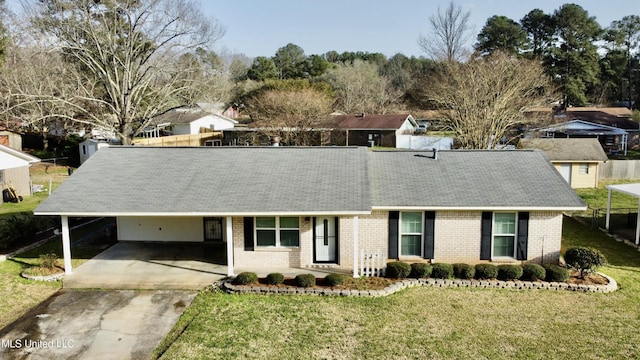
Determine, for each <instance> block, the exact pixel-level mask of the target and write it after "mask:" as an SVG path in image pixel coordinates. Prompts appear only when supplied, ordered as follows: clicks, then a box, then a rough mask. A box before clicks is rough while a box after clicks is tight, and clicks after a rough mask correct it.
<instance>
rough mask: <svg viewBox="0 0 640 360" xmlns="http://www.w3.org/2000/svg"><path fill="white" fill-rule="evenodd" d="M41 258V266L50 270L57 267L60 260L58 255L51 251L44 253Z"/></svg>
mask: <svg viewBox="0 0 640 360" xmlns="http://www.w3.org/2000/svg"><path fill="white" fill-rule="evenodd" d="M39 258H40V266H41V267H43V268H45V269H49V270H53V268H54V267H56V262H57V261H58V255H57V254H56V253H54V252H50V253H47V254H42V255H40V256H39Z"/></svg>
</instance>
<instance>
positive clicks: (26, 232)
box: [0, 212, 53, 250]
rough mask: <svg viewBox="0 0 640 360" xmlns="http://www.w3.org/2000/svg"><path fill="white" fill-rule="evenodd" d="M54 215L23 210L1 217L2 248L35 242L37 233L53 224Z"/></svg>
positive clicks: (0, 243)
mask: <svg viewBox="0 0 640 360" xmlns="http://www.w3.org/2000/svg"><path fill="white" fill-rule="evenodd" d="M52 223H53V222H52V217H49V216H47V217H42V216H35V215H33V213H30V212H23V213H18V214H13V215H8V216H4V217H2V218H1V219H0V249H2V250H4V249H9V248H12V247H17V246H21V245H27V244H30V243H32V242H34V241H35V240H36V239H35V236H36V234H37V233H38V232H39V231H41V230H45V229H47V228H49V227H51V225H52Z"/></svg>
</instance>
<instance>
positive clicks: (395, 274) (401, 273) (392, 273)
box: [385, 261, 411, 279]
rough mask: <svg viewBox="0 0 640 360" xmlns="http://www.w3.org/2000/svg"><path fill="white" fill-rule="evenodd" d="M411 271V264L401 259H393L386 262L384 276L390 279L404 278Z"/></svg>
mask: <svg viewBox="0 0 640 360" xmlns="http://www.w3.org/2000/svg"><path fill="white" fill-rule="evenodd" d="M410 273H411V265H409V264H407V263H406V262H402V261H394V262H390V263H388V264H387V271H386V272H385V276H386V277H388V278H392V279H404V278H406V277H407V276H409V274H410Z"/></svg>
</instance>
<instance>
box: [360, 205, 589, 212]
mask: <svg viewBox="0 0 640 360" xmlns="http://www.w3.org/2000/svg"><path fill="white" fill-rule="evenodd" d="M372 208H373V210H388V211H393V210H421V211H424V210H441V211H584V210H586V209H587V206H586V205H585V206H562V207H547V206H468V207H465V206H456V207H452V206H373V207H372Z"/></svg>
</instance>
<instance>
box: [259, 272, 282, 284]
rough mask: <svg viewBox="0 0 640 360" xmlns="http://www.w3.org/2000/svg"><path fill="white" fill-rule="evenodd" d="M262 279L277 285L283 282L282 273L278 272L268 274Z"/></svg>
mask: <svg viewBox="0 0 640 360" xmlns="http://www.w3.org/2000/svg"><path fill="white" fill-rule="evenodd" d="M264 281H265V282H266V283H267V284H269V285H279V284H282V283H283V282H284V275H282V274H280V273H271V274H268V275H267V277H266V278H265V279H264Z"/></svg>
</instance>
